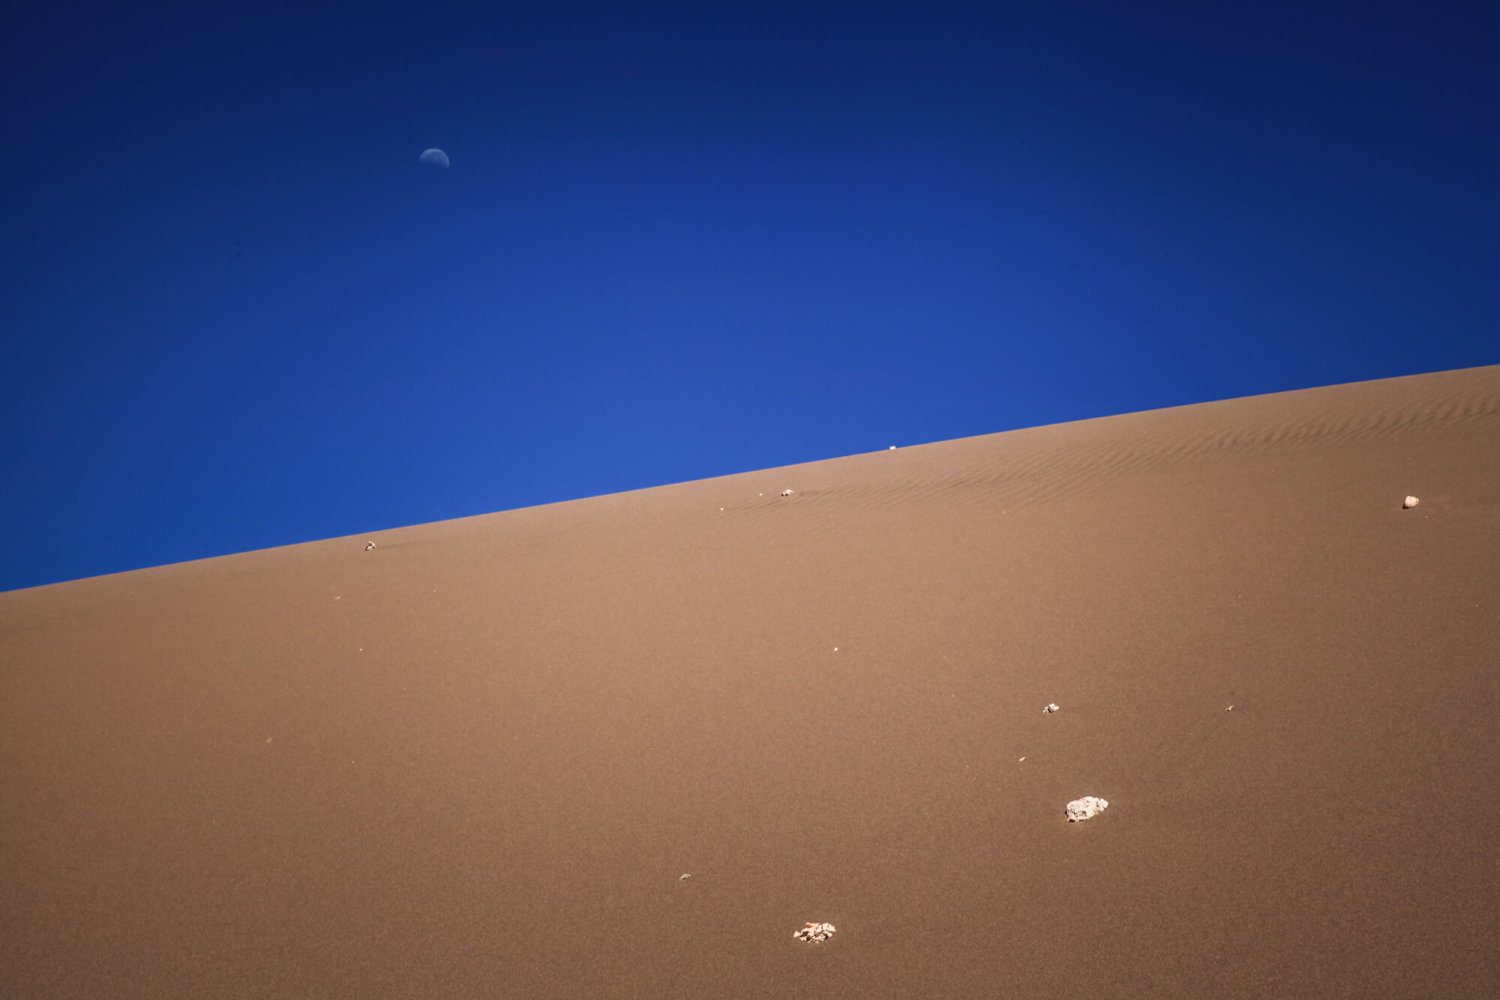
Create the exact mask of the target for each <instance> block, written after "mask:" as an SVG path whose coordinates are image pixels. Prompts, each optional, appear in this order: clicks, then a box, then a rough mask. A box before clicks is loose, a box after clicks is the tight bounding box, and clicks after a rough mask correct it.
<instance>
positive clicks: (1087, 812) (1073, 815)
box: [1068, 795, 1109, 823]
mask: <svg viewBox="0 0 1500 1000" xmlns="http://www.w3.org/2000/svg"><path fill="white" fill-rule="evenodd" d="M1108 808H1109V803H1108V802H1106V801H1104V800H1103V799H1101V798H1099V797H1097V796H1094V795H1085V796H1084V797H1083V798H1081V799H1074V800H1073V801H1072V802H1069V803H1068V822H1069V823H1079V822H1082V821H1083V820H1086V819H1093V818H1094V817H1095V816H1097V815H1099V814H1100V813H1102V812H1103V811H1104V810H1106V809H1108Z"/></svg>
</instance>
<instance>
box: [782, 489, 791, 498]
mask: <svg viewBox="0 0 1500 1000" xmlns="http://www.w3.org/2000/svg"><path fill="white" fill-rule="evenodd" d="M781 495H782V496H784V497H789V496H791V495H792V491H791V490H782V491H781Z"/></svg>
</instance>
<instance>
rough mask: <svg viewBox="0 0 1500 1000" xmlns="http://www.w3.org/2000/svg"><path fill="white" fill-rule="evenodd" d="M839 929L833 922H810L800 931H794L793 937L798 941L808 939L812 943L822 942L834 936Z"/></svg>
mask: <svg viewBox="0 0 1500 1000" xmlns="http://www.w3.org/2000/svg"><path fill="white" fill-rule="evenodd" d="M837 929H838V928H836V927H834V926H833V925H832V924H819V923H810V924H808V925H807V926H805V927H803V928H802V929H801V930H800V931H796V932H795V933H793V934H792V937H794V938H796V939H797V940H798V941H807V942H808V943H810V944H822V943H823V942H824V941H827V940H828V939H829V938H831V937H833V935H834V932H835V931H837Z"/></svg>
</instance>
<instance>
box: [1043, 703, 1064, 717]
mask: <svg viewBox="0 0 1500 1000" xmlns="http://www.w3.org/2000/svg"><path fill="white" fill-rule="evenodd" d="M1042 711H1043V712H1046V713H1047V714H1048V715H1051V714H1052V713H1053V712H1059V711H1061V709H1060V708H1058V707H1057V703H1056V702H1053V703H1052V704H1050V705H1048V706H1047V707H1046V708H1044V709H1042Z"/></svg>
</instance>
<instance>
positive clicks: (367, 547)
mask: <svg viewBox="0 0 1500 1000" xmlns="http://www.w3.org/2000/svg"><path fill="white" fill-rule="evenodd" d="M374 547H375V543H374V542H365V551H366V552H368V551H370V550H371V549H373V548H374Z"/></svg>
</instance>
